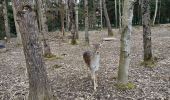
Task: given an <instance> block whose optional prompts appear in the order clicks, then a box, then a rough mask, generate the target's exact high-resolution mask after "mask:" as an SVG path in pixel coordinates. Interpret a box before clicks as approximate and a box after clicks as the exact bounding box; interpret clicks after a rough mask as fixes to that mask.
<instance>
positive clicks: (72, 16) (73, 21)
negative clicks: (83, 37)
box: [68, 0, 77, 45]
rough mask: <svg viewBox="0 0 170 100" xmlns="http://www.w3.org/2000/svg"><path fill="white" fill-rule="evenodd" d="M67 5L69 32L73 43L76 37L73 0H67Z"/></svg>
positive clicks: (75, 41)
mask: <svg viewBox="0 0 170 100" xmlns="http://www.w3.org/2000/svg"><path fill="white" fill-rule="evenodd" d="M68 7H69V10H70V11H69V12H70V23H71V34H72V40H71V44H73V45H75V44H77V38H76V20H75V19H76V13H75V0H69V1H68Z"/></svg>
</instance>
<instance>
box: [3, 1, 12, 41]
mask: <svg viewBox="0 0 170 100" xmlns="http://www.w3.org/2000/svg"><path fill="white" fill-rule="evenodd" d="M3 7H4V8H3V13H4V24H5V33H6V37H7V41H10V38H11V35H10V27H9V22H8V12H7V1H6V0H4V1H3Z"/></svg>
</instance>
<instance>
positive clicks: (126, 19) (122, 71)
mask: <svg viewBox="0 0 170 100" xmlns="http://www.w3.org/2000/svg"><path fill="white" fill-rule="evenodd" d="M133 2H134V0H124V6H123V16H122V33H121V46H120V60H119V70H118V83H122V84H126V83H127V82H128V69H129V64H130V48H131V44H130V38H131V32H132V19H133Z"/></svg>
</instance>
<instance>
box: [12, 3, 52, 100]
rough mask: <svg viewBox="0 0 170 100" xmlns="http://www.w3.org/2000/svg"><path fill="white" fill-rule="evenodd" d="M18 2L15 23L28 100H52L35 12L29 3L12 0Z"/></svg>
mask: <svg viewBox="0 0 170 100" xmlns="http://www.w3.org/2000/svg"><path fill="white" fill-rule="evenodd" d="M14 2H19V3H20V4H22V5H19V7H20V8H19V10H18V11H17V21H18V24H19V27H20V28H19V29H20V32H21V37H22V44H23V50H24V54H25V60H26V67H27V73H28V78H29V96H28V100H52V96H51V87H50V85H49V80H48V77H47V72H46V68H45V63H44V60H43V54H42V48H41V46H40V40H39V38H38V36H39V29H38V23H37V19H36V18H37V17H36V12H35V11H34V10H33V8H32V6H31V4H29V1H28V0H27V1H25V2H24V1H23V0H14Z"/></svg>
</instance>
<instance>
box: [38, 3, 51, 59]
mask: <svg viewBox="0 0 170 100" xmlns="http://www.w3.org/2000/svg"><path fill="white" fill-rule="evenodd" d="M35 2H36V5H37V12H38V21H39V28H40V29H39V31H40V32H41V35H42V40H43V49H44V50H43V51H44V56H47V57H48V56H51V55H52V53H51V49H50V44H49V43H48V39H47V36H46V34H47V32H48V26H47V25H46V21H47V18H46V15H45V4H44V3H43V1H42V0H35Z"/></svg>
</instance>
